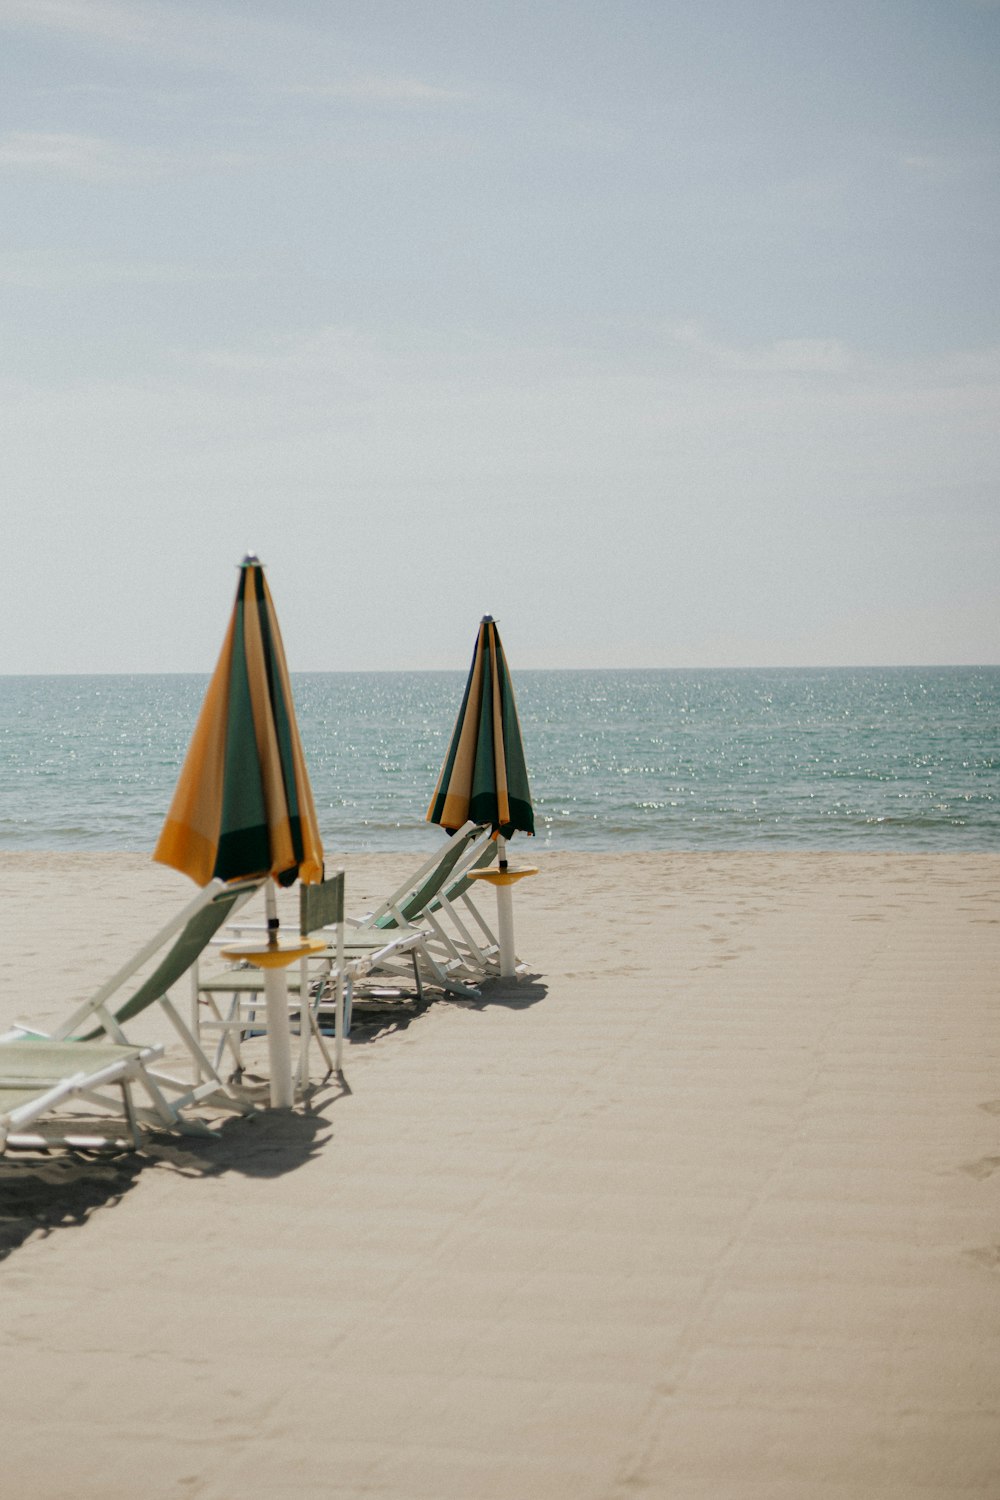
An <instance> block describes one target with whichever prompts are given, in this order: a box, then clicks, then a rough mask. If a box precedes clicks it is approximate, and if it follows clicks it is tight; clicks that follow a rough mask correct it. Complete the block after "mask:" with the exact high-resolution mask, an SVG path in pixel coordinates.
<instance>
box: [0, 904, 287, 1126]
mask: <svg viewBox="0 0 1000 1500" xmlns="http://www.w3.org/2000/svg"><path fill="white" fill-rule="evenodd" d="M262 885H263V881H262V880H260V879H254V880H244V881H234V882H232V883H230V884H228V885H225V884H223V882H222V881H219V880H214V881H210V882H209V884H208V885H207V886H205V888H204V889H203V890H201V891H199V893H198V895H197V896H195V898H194V899H193V900H192V901H190V902H188V904H187V905H186V906H185V907H183V908H182V910H181V911H180V912H178V914H177V915H176V916H175V917H173V918H172V919H171V921H169V922H168V923H167V924H166V926H165V927H163V928H161V929H160V931H159V932H158V933H157V934H156V935H155V937H153V938H151V939H150V941H149V942H147V943H146V944H144V946H143V947H142V948H140V949H139V951H138V952H137V953H136V954H134V955H133V957H132V958H130V959H129V961H128V962H127V963H126V964H124V965H123V966H122V968H120V969H119V970H118V971H117V972H116V973H115V974H113V975H112V977H111V978H110V979H109V980H108V981H107V982H106V983H105V984H104V985H102V986H101V988H100V989H99V990H98V991H97V992H96V994H94V995H92V996H91V997H90V998H89V999H88V1000H85V1001H83V1003H82V1004H81V1005H78V1006H77V1007H76V1009H75V1010H73V1012H72V1013H71V1014H70V1015H69V1016H68V1017H67V1019H66V1020H65V1021H64V1022H63V1024H62V1025H61V1026H59V1027H58V1028H57V1030H56V1031H55V1032H54V1033H52V1034H51V1035H50V1036H46V1035H45V1033H43V1032H40V1031H37V1030H35V1029H34V1028H33V1027H32V1026H30V1025H29V1024H28V1023H26V1022H21V1023H18V1025H17V1026H15V1027H14V1029H13V1030H12V1031H11V1032H10V1033H8V1034H7V1036H5V1037H2V1038H0V1046H2V1045H4V1044H6V1043H8V1042H25V1043H32V1044H34V1043H38V1044H44V1043H46V1042H62V1043H67V1044H69V1045H80V1046H92V1045H94V1044H97V1043H98V1042H99V1041H100V1040H103V1041H105V1042H107V1043H111V1044H113V1045H114V1046H117V1047H122V1048H126V1049H127V1050H129V1051H130V1052H131V1051H135V1050H136V1048H137V1040H136V1039H133V1036H132V1035H131V1032H132V1030H133V1024H132V1023H133V1022H134V1021H135V1020H136V1018H137V1017H139V1016H141V1015H142V1014H143V1013H144V1012H145V1011H147V1010H148V1009H149V1008H150V1006H153V1005H158V1006H159V1007H160V1009H161V1010H162V1012H163V1013H164V1014H165V1015H166V1016H167V1018H168V1020H169V1021H170V1024H171V1026H172V1027H173V1028H174V1030H175V1032H176V1033H177V1035H178V1037H179V1038H180V1041H181V1043H182V1044H183V1046H184V1048H185V1050H186V1051H187V1053H188V1055H189V1057H190V1059H191V1063H192V1066H193V1080H192V1079H186V1078H184V1079H182V1078H179V1077H177V1076H176V1074H175V1073H174V1072H172V1071H167V1069H166V1068H165V1067H162V1066H160V1064H159V1060H158V1059H157V1061H156V1062H155V1064H154V1065H150V1063H147V1062H146V1061H142V1060H141V1056H142V1053H141V1049H140V1061H139V1063H138V1064H137V1067H136V1072H135V1076H134V1078H133V1079H132V1081H133V1082H135V1083H138V1084H139V1085H140V1086H141V1088H142V1090H143V1092H144V1093H145V1094H146V1095H147V1097H148V1099H149V1101H150V1107H149V1108H147V1107H145V1106H144V1107H142V1108H138V1109H137V1110H136V1115H137V1117H138V1118H139V1119H141V1120H142V1121H143V1122H144V1123H150V1124H153V1125H159V1126H161V1127H162V1126H167V1127H170V1128H177V1127H179V1126H182V1124H183V1123H184V1122H183V1121H182V1117H181V1111H182V1110H184V1109H187V1108H189V1107H190V1106H192V1105H195V1104H199V1103H203V1102H204V1101H205V1100H207V1099H210V1098H211V1099H213V1100H215V1101H216V1102H219V1103H226V1104H228V1106H229V1107H230V1108H232V1107H234V1105H235V1106H236V1107H241V1106H240V1104H239V1101H236V1100H235V1098H234V1096H233V1094H232V1091H231V1090H230V1089H228V1088H227V1086H226V1085H225V1084H224V1083H223V1081H222V1079H221V1078H220V1077H219V1074H218V1073H217V1071H216V1070H215V1068H213V1066H212V1064H211V1063H210V1061H209V1060H208V1058H207V1057H206V1056H205V1053H204V1051H203V1049H202V1047H201V1045H200V1043H199V1042H198V1039H197V1037H195V1036H194V1035H193V1034H192V1032H191V1029H190V1028H189V1027H188V1026H187V1025H186V1023H185V1022H184V1020H183V1019H182V1018H181V1016H180V1014H179V1012H178V1010H177V1007H176V1005H175V1004H174V1003H173V1001H172V999H171V996H170V991H171V989H172V988H173V987H174V986H175V985H177V984H178V983H179V982H180V981H181V980H182V979H183V978H184V976H185V975H187V974H188V973H189V972H190V971H191V970H192V968H193V966H194V965H195V963H196V961H197V959H198V956H199V955H200V954H201V952H202V951H203V949H204V948H205V947H206V945H207V944H208V943H209V942H210V941H211V939H212V938H213V937H214V935H215V934H216V933H217V932H218V930H219V928H220V927H221V926H222V925H223V923H225V922H227V921H228V920H230V919H231V918H232V917H233V915H234V914H235V913H236V912H237V911H238V910H239V909H240V907H242V906H243V905H244V904H245V903H246V902H247V901H249V900H250V898H251V897H252V896H254V895H255V894H256V893H257V892H258V891H259V890H260V889H261V887H262ZM168 944H169V947H168V946H167V945H168ZM164 949H166V952H163V950H164ZM161 954H162V956H159V955H161ZM154 961H155V964H154V967H153V969H152V971H151V972H149V973H148V974H146V977H145V978H139V976H140V973H141V972H142V971H144V970H146V968H147V966H148V965H149V964H150V963H154ZM160 1050H161V1051H162V1049H160ZM150 1062H152V1059H151V1060H150Z"/></svg>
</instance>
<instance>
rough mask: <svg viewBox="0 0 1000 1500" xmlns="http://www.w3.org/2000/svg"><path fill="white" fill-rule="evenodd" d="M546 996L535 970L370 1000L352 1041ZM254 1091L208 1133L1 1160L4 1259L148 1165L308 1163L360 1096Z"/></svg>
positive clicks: (110, 1201)
mask: <svg viewBox="0 0 1000 1500" xmlns="http://www.w3.org/2000/svg"><path fill="white" fill-rule="evenodd" d="M546 994H547V988H546V986H545V985H544V984H543V983H541V981H540V980H539V978H538V977H537V976H535V975H524V976H522V977H521V978H519V979H490V980H489V981H487V982H486V984H485V985H484V993H483V994H482V995H481V996H480V997H479V998H478V999H473V1000H466V999H456V998H455V997H453V996H446V997H442V996H440V995H437V994H435V995H433V996H427V995H425V996H424V997H423V998H422V999H418V998H416V997H412V998H411V997H407V996H402V997H400V998H396V999H383V998H378V999H377V1000H374V1001H373V1000H365V1001H362V1002H361V1003H359V1004H358V1005H357V1006H356V1007H355V1011H354V1017H353V1023H352V1027H351V1045H352V1046H358V1045H361V1046H364V1045H366V1044H370V1043H372V1042H375V1041H379V1040H382V1039H383V1038H385V1037H388V1036H391V1035H394V1034H395V1033H397V1032H401V1031H405V1030H406V1029H407V1027H408V1026H411V1025H412V1024H413V1023H414V1022H415V1021H417V1020H419V1018H420V1017H421V1016H422V1015H424V1014H425V1013H426V1012H427V1011H428V1010H429V1009H430V1008H431V1006H432V1005H436V1004H439V1003H440V1004H458V1005H461V1006H463V1007H464V1008H466V1009H470V1010H479V1011H482V1010H486V1009H487V1007H489V1006H493V1005H502V1006H506V1007H507V1008H508V1009H510V1010H525V1009H527V1008H528V1007H529V1006H531V1005H537V1004H538V1002H539V1001H540V1000H543V999H544V998H545V995H546ZM244 1083H245V1084H247V1085H248V1086H249V1091H250V1092H251V1093H253V1092H254V1091H257V1092H259V1096H260V1100H259V1102H260V1104H261V1106H262V1107H261V1108H259V1109H257V1110H256V1111H255V1112H254V1113H252V1114H247V1115H230V1116H227V1117H226V1118H225V1119H224V1120H223V1121H222V1123H220V1124H218V1125H216V1126H215V1127H214V1128H213V1129H211V1130H210V1131H208V1132H206V1133H205V1134H204V1135H202V1134H190V1135H188V1134H180V1135H172V1134H167V1133H165V1132H164V1133H160V1132H154V1133H150V1134H149V1135H147V1136H146V1137H145V1139H144V1141H143V1144H142V1148H141V1149H140V1150H139V1151H121V1152H115V1153H98V1152H90V1151H61V1152H59V1153H58V1154H54V1155H51V1156H48V1155H41V1154H38V1155H34V1154H32V1155H30V1156H12V1155H11V1156H4V1157H0V1261H3V1260H5V1259H6V1258H7V1257H8V1256H9V1255H11V1254H12V1253H13V1252H14V1251H15V1250H17V1249H19V1248H20V1247H21V1246H22V1245H24V1244H25V1243H26V1242H27V1241H28V1240H29V1239H31V1238H33V1237H34V1236H39V1237H42V1238H44V1237H47V1236H48V1235H50V1234H52V1233H53V1232H54V1231H55V1230H57V1229H80V1228H82V1227H83V1226H84V1225H85V1224H87V1223H88V1222H89V1220H90V1218H91V1216H92V1215H93V1214H94V1213H95V1212H96V1211H97V1210H98V1209H101V1208H113V1207H114V1206H115V1205H116V1204H118V1203H120V1202H121V1201H122V1199H123V1198H124V1197H125V1195H126V1193H128V1192H129V1191H130V1190H131V1189H132V1188H133V1187H135V1185H136V1183H137V1182H138V1180H139V1176H140V1173H142V1172H144V1171H150V1170H152V1171H169V1172H174V1173H178V1174H179V1175H181V1176H183V1177H191V1178H212V1177H220V1176H222V1175H223V1174H224V1173H226V1172H238V1173H240V1174H241V1175H242V1176H244V1177H253V1178H261V1179H273V1178H277V1177H283V1176H284V1175H285V1174H286V1173H288V1172H294V1171H296V1170H297V1169H298V1168H299V1167H302V1166H305V1165H306V1163H307V1162H309V1161H311V1160H312V1159H313V1158H314V1157H315V1156H317V1155H318V1154H319V1152H320V1151H321V1150H322V1149H323V1147H324V1146H325V1145H326V1142H327V1141H328V1140H329V1136H330V1131H331V1130H332V1128H333V1127H332V1125H331V1122H330V1121H329V1119H328V1118H327V1115H326V1111H327V1110H328V1109H330V1108H331V1107H332V1106H333V1105H335V1104H336V1103H338V1102H339V1101H340V1100H343V1099H347V1098H349V1097H350V1095H351V1088H350V1084H349V1083H348V1081H347V1079H346V1077H345V1076H344V1074H343V1073H342V1072H341V1073H336V1074H332V1075H330V1076H329V1077H328V1078H326V1079H324V1080H323V1081H322V1082H320V1083H317V1084H315V1085H313V1086H312V1087H311V1088H310V1090H309V1092H308V1094H307V1096H306V1098H305V1100H304V1101H303V1103H302V1105H301V1106H300V1107H299V1108H297V1109H294V1110H271V1109H268V1108H266V1107H265V1106H266V1103H267V1083H266V1080H265V1079H258V1078H255V1077H254V1076H253V1075H247V1076H246V1077H245V1078H244Z"/></svg>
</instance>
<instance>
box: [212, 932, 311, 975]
mask: <svg viewBox="0 0 1000 1500" xmlns="http://www.w3.org/2000/svg"><path fill="white" fill-rule="evenodd" d="M325 949H326V943H325V942H324V941H323V939H322V938H291V939H286V940H285V941H284V942H282V941H280V939H279V941H278V942H277V943H266V942H265V943H262V942H261V941H260V940H259V939H256V940H253V939H251V941H249V942H246V943H228V944H227V945H226V947H225V948H223V949H222V950H221V952H222V956H223V958H229V959H242V960H243V962H244V963H248V964H253V966H254V968H256V969H284V968H286V967H287V965H288V964H293V963H294V962H295V960H296V959H297V958H308V957H309V955H310V954H312V953H323V952H324V951H325Z"/></svg>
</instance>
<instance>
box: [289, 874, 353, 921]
mask: <svg viewBox="0 0 1000 1500" xmlns="http://www.w3.org/2000/svg"><path fill="white" fill-rule="evenodd" d="M343 920H344V872H343V870H340V871H338V873H337V874H336V875H331V876H330V878H329V880H321V881H319V882H318V883H317V884H316V885H300V886H299V931H300V933H301V934H302V936H303V937H308V936H309V934H310V933H311V932H317V931H318V930H319V928H321V927H336V926H337V924H338V923H340V922H342V921H343Z"/></svg>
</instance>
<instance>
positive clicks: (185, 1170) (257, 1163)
mask: <svg viewBox="0 0 1000 1500" xmlns="http://www.w3.org/2000/svg"><path fill="white" fill-rule="evenodd" d="M349 1094H350V1087H349V1085H348V1084H347V1081H346V1079H345V1078H344V1076H343V1074H337V1075H335V1076H333V1077H331V1078H329V1079H327V1080H325V1082H324V1083H322V1084H320V1085H317V1086H316V1087H314V1088H313V1089H311V1090H310V1093H309V1095H308V1097H307V1098H306V1100H305V1101H304V1104H303V1105H302V1106H300V1108H298V1109H295V1110H269V1109H261V1110H258V1111H255V1112H254V1113H253V1114H247V1115H229V1116H227V1117H226V1118H225V1120H224V1121H222V1123H221V1124H219V1125H218V1126H217V1127H216V1128H214V1129H212V1130H209V1131H207V1132H206V1133H205V1134H204V1135H202V1134H193V1133H192V1134H178V1135H172V1134H167V1133H165V1132H164V1133H161V1132H150V1133H149V1134H148V1135H146V1136H145V1137H144V1139H143V1143H142V1146H141V1148H140V1149H139V1150H138V1151H131V1150H122V1151H115V1152H96V1151H73V1150H68V1151H66V1150H64V1151H60V1152H59V1154H58V1155H52V1156H48V1155H41V1154H34V1153H32V1154H31V1155H30V1156H29V1155H25V1156H20V1155H19V1156H4V1157H2V1158H0V1261H3V1260H5V1259H6V1258H7V1256H9V1255H11V1254H12V1253H13V1252H14V1251H15V1250H18V1249H20V1247H21V1246H22V1245H23V1244H25V1243H26V1241H28V1240H29V1239H31V1238H32V1237H34V1236H36V1235H37V1236H39V1237H41V1238H45V1237H47V1236H48V1235H50V1234H51V1233H52V1232H53V1231H54V1230H56V1229H82V1228H83V1226H84V1225H85V1224H87V1223H88V1222H89V1220H90V1218H91V1216H92V1215H93V1214H94V1213H95V1212H96V1210H98V1209H101V1208H114V1207H115V1206H116V1205H117V1204H119V1203H120V1202H121V1201H122V1199H123V1198H124V1197H125V1195H126V1193H128V1192H129V1191H130V1190H131V1189H132V1188H134V1187H135V1186H136V1184H137V1182H138V1180H139V1176H140V1174H141V1173H142V1172H145V1171H169V1172H173V1173H177V1174H179V1175H180V1176H182V1177H191V1178H211V1177H221V1176H222V1175H223V1174H224V1173H226V1172H239V1173H240V1174H241V1175H243V1176H244V1177H256V1178H275V1177H283V1176H284V1175H285V1174H286V1173H288V1172H294V1171H296V1170H297V1169H298V1168H299V1167H302V1166H305V1164H306V1163H307V1162H308V1161H311V1160H312V1159H313V1157H315V1156H317V1155H318V1154H319V1152H320V1151H321V1150H322V1148H323V1146H324V1145H325V1144H326V1141H327V1139H328V1137H329V1133H330V1130H331V1128H332V1127H331V1124H330V1121H329V1120H328V1119H327V1118H326V1116H325V1114H324V1113H323V1111H324V1110H325V1109H326V1108H327V1107H328V1106H329V1105H331V1104H333V1103H335V1102H336V1100H337V1099H339V1098H344V1097H346V1096H348V1095H349Z"/></svg>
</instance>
